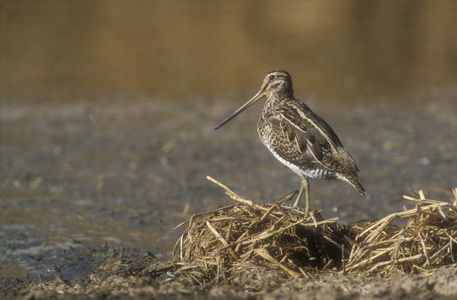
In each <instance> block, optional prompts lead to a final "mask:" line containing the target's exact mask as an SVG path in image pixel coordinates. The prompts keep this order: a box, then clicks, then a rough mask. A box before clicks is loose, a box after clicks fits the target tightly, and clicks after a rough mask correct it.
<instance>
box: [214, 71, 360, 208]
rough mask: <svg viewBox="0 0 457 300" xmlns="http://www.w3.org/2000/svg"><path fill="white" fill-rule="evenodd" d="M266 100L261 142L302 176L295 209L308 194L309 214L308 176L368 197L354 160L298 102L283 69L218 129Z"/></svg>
mask: <svg viewBox="0 0 457 300" xmlns="http://www.w3.org/2000/svg"><path fill="white" fill-rule="evenodd" d="M263 97H266V98H267V100H266V103H265V106H264V108H263V111H262V114H261V115H260V119H259V122H258V124H257V131H258V133H259V137H260V140H261V141H262V142H263V143H264V145H265V146H266V147H267V148H268V149H269V150H270V151H271V152H272V153H273V155H274V156H275V157H276V158H277V159H278V160H279V161H281V162H282V163H283V164H284V165H286V166H287V167H289V168H290V169H292V171H294V172H295V173H297V174H298V175H299V176H300V177H302V184H301V188H300V191H299V194H298V197H297V200H296V201H295V203H294V205H293V207H294V208H297V207H298V204H299V202H300V199H301V197H302V194H303V192H305V195H306V209H305V210H306V212H308V211H309V188H308V177H311V178H325V179H340V180H344V181H346V182H348V183H349V184H351V185H352V186H353V187H354V188H355V189H356V190H357V191H358V192H359V193H360V194H362V195H365V189H364V188H363V186H362V184H361V183H360V181H359V178H358V176H357V172H358V171H359V168H358V167H357V164H356V163H355V161H354V159H353V158H352V157H351V155H350V154H349V153H348V152H347V151H346V150H345V149H344V148H343V144H342V143H341V141H340V139H339V138H338V136H337V135H336V133H335V132H334V131H333V129H332V128H331V127H330V125H328V124H327V123H326V122H325V121H324V120H323V119H322V118H321V117H319V116H318V115H316V114H315V113H314V112H313V111H312V110H311V109H310V108H309V107H308V106H307V105H306V104H305V103H303V102H301V101H300V100H297V99H295V97H294V91H293V88H292V78H291V77H290V75H289V73H287V72H286V71H284V70H275V71H271V72H270V73H268V74H267V76H266V77H265V79H264V81H263V84H262V87H261V89H260V91H259V92H258V93H257V94H256V95H255V96H254V97H253V98H252V99H251V100H249V101H248V102H247V103H246V104H244V105H243V106H242V107H240V108H239V109H238V110H237V111H235V112H234V113H233V114H232V115H231V116H229V117H228V118H227V119H225V120H224V121H223V122H222V123H221V124H220V125H219V126H217V127H216V128H215V129H219V128H220V127H222V126H223V125H224V124H226V123H227V122H229V121H230V120H231V119H233V118H234V117H236V116H237V115H238V114H239V113H241V112H242V111H243V110H245V109H246V108H248V107H249V106H251V105H252V104H254V103H255V102H256V101H257V100H259V99H261V98H263Z"/></svg>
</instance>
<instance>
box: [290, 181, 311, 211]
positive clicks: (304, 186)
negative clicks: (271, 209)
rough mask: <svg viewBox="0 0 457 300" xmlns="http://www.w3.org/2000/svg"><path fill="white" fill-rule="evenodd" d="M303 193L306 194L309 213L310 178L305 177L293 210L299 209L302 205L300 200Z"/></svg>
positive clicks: (306, 207)
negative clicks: (299, 205)
mask: <svg viewBox="0 0 457 300" xmlns="http://www.w3.org/2000/svg"><path fill="white" fill-rule="evenodd" d="M303 192H305V201H306V205H305V213H306V214H308V213H309V184H308V177H307V176H303V177H302V181H301V186H300V191H299V192H298V196H297V200H295V203H294V205H293V206H292V207H293V208H295V209H297V208H298V204H299V203H300V199H301V197H302V195H303Z"/></svg>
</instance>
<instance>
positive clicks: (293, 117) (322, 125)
mask: <svg viewBox="0 0 457 300" xmlns="http://www.w3.org/2000/svg"><path fill="white" fill-rule="evenodd" d="M269 121H270V123H271V124H273V126H274V127H275V128H276V130H278V131H280V132H282V134H283V135H284V136H285V137H286V138H287V139H288V140H289V141H290V142H291V143H295V144H296V146H297V148H296V149H297V150H298V152H299V153H298V155H296V156H295V158H294V159H290V157H289V160H292V161H293V162H294V163H296V164H299V165H302V164H305V165H309V164H312V165H313V167H314V168H318V167H321V168H322V167H323V168H325V169H328V170H331V171H335V172H348V171H350V169H354V168H355V169H357V166H356V165H355V162H353V159H352V158H351V157H350V156H349V160H348V161H347V162H348V163H349V164H350V165H347V163H346V162H343V161H342V160H341V159H339V158H340V157H341V155H346V154H347V155H349V154H348V153H347V152H346V151H345V150H344V149H343V145H342V143H341V141H340V140H339V138H338V136H337V135H336V133H335V132H334V131H333V129H332V128H331V127H330V125H328V124H327V123H326V122H325V121H324V120H323V119H322V118H321V117H319V116H318V115H316V114H315V113H314V112H313V111H311V110H310V109H309V108H308V106H307V105H306V104H304V103H303V102H300V101H297V102H295V101H294V102H292V104H291V105H288V106H285V107H284V108H283V110H282V111H281V112H280V113H279V114H276V115H273V116H270V118H269ZM277 150H278V154H280V155H282V153H281V151H283V150H281V149H277ZM283 154H284V155H285V156H286V155H287V153H283ZM346 160H347V158H346V159H345V160H344V161H346ZM352 162H353V163H352Z"/></svg>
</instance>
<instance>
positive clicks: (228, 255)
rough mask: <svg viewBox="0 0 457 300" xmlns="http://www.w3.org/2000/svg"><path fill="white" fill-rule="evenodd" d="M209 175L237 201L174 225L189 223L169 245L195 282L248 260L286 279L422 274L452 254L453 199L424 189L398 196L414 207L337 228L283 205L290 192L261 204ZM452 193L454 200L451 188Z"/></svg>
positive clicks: (455, 234) (224, 274) (455, 244)
mask: <svg viewBox="0 0 457 300" xmlns="http://www.w3.org/2000/svg"><path fill="white" fill-rule="evenodd" d="M208 179H209V180H211V181H212V182H214V183H215V184H217V185H219V186H221V187H222V188H224V189H225V191H226V194H227V195H229V196H230V198H232V199H233V200H235V201H236V202H237V203H236V204H234V205H231V206H227V207H223V208H220V209H217V210H214V211H210V212H207V213H203V214H198V215H193V216H192V218H191V219H190V220H189V221H188V222H185V223H183V224H180V225H179V226H181V225H184V224H186V223H188V226H187V229H186V230H185V231H184V233H183V234H182V236H181V237H180V239H179V240H178V242H177V243H176V246H175V248H174V250H173V255H174V259H175V261H176V265H178V266H179V269H178V271H177V273H178V274H179V275H181V276H182V277H183V278H185V279H187V280H188V281H190V282H193V283H197V284H201V283H205V282H209V281H213V280H215V281H216V282H221V281H223V280H224V281H227V282H231V281H232V280H233V277H234V276H237V275H236V274H239V273H238V272H239V271H240V270H242V269H243V267H245V266H248V265H252V264H257V265H269V266H270V267H272V268H278V269H282V270H284V271H285V272H286V273H287V274H289V275H290V276H292V277H300V276H305V277H309V276H310V274H312V273H314V272H317V271H332V272H342V273H362V272H363V273H364V274H365V273H366V272H370V273H371V274H378V275H381V276H387V275H390V274H391V273H393V272H395V271H400V272H403V273H407V274H411V273H421V272H424V271H425V270H430V269H432V268H434V267H437V266H442V265H449V264H455V260H456V259H457V257H456V256H457V255H456V251H457V208H456V203H453V204H451V203H448V202H440V201H435V200H428V199H425V197H424V195H423V193H422V191H420V192H419V194H418V195H417V197H416V198H414V197H408V196H404V198H405V199H406V200H408V201H415V202H416V206H415V208H414V209H411V210H406V211H402V212H398V213H394V214H390V215H388V216H386V217H384V218H382V219H381V220H378V221H375V222H365V223H363V224H361V223H355V224H353V225H349V226H340V225H338V224H337V220H338V219H337V218H333V219H329V220H323V219H322V217H321V216H320V214H319V212H317V211H316V212H312V213H311V214H310V215H309V216H305V215H304V214H300V213H297V212H294V211H291V210H290V209H286V208H284V207H282V206H281V204H282V203H283V202H284V201H286V200H289V199H290V198H291V197H293V196H294V194H289V195H286V196H285V197H283V198H282V199H279V200H277V201H275V202H274V203H273V204H271V205H269V206H263V205H259V204H256V203H254V202H252V201H251V200H246V199H243V198H241V197H239V196H238V195H236V194H235V193H234V192H232V191H231V190H230V189H229V188H227V187H226V186H224V185H223V184H222V183H220V182H218V181H216V180H214V179H212V178H210V177H208ZM453 192H454V197H455V199H456V202H457V189H454V190H453ZM397 219H406V220H407V223H406V225H405V226H398V225H393V224H392V223H393V222H394V221H395V220H397ZM179 226H178V227H179Z"/></svg>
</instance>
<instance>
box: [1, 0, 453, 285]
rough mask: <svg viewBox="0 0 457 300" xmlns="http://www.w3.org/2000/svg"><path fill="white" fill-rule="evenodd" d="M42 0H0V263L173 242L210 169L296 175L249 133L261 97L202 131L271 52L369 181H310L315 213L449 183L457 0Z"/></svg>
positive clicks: (365, 213)
mask: <svg viewBox="0 0 457 300" xmlns="http://www.w3.org/2000/svg"><path fill="white" fill-rule="evenodd" d="M46 3H48V5H46V4H43V3H42V4H40V5H39V6H38V5H37V4H35V3H34V2H33V1H22V2H15V1H6V2H4V3H3V4H1V5H2V11H3V12H2V24H5V25H6V26H2V28H3V29H2V35H3V37H4V39H5V41H6V43H5V47H4V49H3V54H2V56H3V59H2V64H3V67H4V69H5V70H6V71H7V73H6V74H7V76H6V79H5V82H6V86H5V88H4V93H3V96H2V98H1V101H2V103H1V114H0V120H1V128H0V130H1V145H0V147H1V148H0V149H1V169H0V174H1V175H0V185H1V202H0V238H1V239H0V266H1V268H0V277H23V276H26V275H27V274H30V273H33V270H31V269H30V263H28V262H27V260H26V259H24V257H25V255H24V251H25V252H27V251H29V252H30V251H32V250H33V251H38V252H40V251H41V252H40V253H42V255H44V254H45V253H47V252H46V251H49V249H52V248H54V249H61V248H62V247H64V248H66V249H67V248H68V249H71V247H70V246H68V245H69V244H70V245H73V244H75V243H76V244H79V243H83V244H88V245H103V244H109V245H114V246H119V247H122V246H125V247H137V248H139V249H143V250H145V251H151V252H152V253H155V254H160V255H163V256H168V255H170V252H171V249H172V247H173V245H174V243H175V241H176V239H177V238H178V237H179V235H180V232H181V231H180V230H173V228H174V227H175V226H176V225H177V224H179V223H181V222H183V221H185V220H187V219H189V217H190V215H191V214H193V213H199V212H203V211H207V210H212V209H216V208H218V207H221V206H223V205H229V204H231V203H232V202H231V200H230V199H228V197H227V196H226V195H225V194H224V191H223V190H221V189H220V188H219V187H217V186H215V185H214V184H212V183H210V182H209V181H207V180H206V179H205V177H206V176H207V175H210V176H212V177H214V178H215V179H217V180H220V181H221V182H223V183H224V184H226V185H227V186H229V187H230V188H232V189H233V190H234V191H235V192H237V193H238V194H239V195H240V196H242V197H245V198H249V199H252V200H255V201H259V202H263V203H267V202H270V201H272V200H273V199H276V198H279V197H280V196H282V195H284V194H286V193H289V192H290V191H292V190H295V189H298V188H299V184H300V179H299V178H298V177H297V176H296V175H295V174H293V173H292V172H291V171H290V170H289V169H287V168H286V167H284V166H282V165H281V164H280V163H279V162H277V161H276V160H275V159H274V158H273V156H272V155H271V154H270V153H269V152H268V150H267V149H266V148H264V146H263V145H262V144H261V142H260V141H259V139H258V137H257V133H256V129H255V126H256V122H257V119H258V116H259V114H260V111H261V106H262V105H261V104H257V105H255V106H253V107H252V108H250V109H249V110H247V111H246V112H245V113H243V114H242V115H240V116H238V117H237V118H236V119H234V120H233V121H231V122H230V123H229V124H227V125H226V126H224V127H223V128H222V129H220V130H218V131H214V130H213V128H214V126H215V125H217V124H218V123H220V121H222V120H223V119H224V118H225V117H227V116H228V115H229V114H230V113H232V112H233V111H234V110H235V109H236V108H238V107H239V106H240V105H241V104H242V103H244V102H245V101H246V100H248V99H249V98H250V97H251V96H253V95H254V94H255V92H257V89H258V88H259V86H260V84H261V82H262V80H263V76H264V75H265V73H266V72H268V71H270V70H271V69H275V68H278V67H281V68H285V69H287V70H288V71H289V72H290V73H291V75H292V77H293V79H294V84H295V85H294V89H295V92H296V96H297V98H299V99H302V100H304V101H305V102H306V103H307V104H308V105H309V106H310V107H311V108H312V109H313V110H314V111H315V112H317V113H318V114H319V115H321V116H322V117H323V118H324V119H325V120H327V121H328V123H329V124H330V125H331V126H332V127H333V128H334V129H335V131H336V132H337V133H338V135H339V137H340V138H341V140H342V142H343V144H344V145H345V147H346V149H347V150H348V151H349V152H350V153H351V154H352V156H353V157H354V158H355V159H356V161H357V162H358V164H359V166H360V168H361V169H362V172H361V174H360V176H361V180H362V182H363V184H364V186H365V188H366V189H367V191H368V192H369V194H370V197H369V198H368V199H365V198H363V197H361V196H360V195H358V193H357V192H356V191H354V190H353V189H352V188H351V187H350V186H349V185H347V184H346V183H344V182H329V181H322V180H311V205H312V208H316V209H317V208H320V209H322V210H323V215H324V217H326V218H330V217H334V216H338V217H339V218H340V219H342V222H346V223H347V222H351V221H354V220H358V219H362V218H378V217H381V216H384V215H386V214H388V213H390V212H394V211H399V210H401V209H403V206H405V205H406V206H408V205H412V204H411V203H406V202H405V201H404V200H402V195H403V194H408V193H409V187H411V188H412V189H415V190H417V189H423V190H424V192H425V194H426V195H427V196H428V197H430V198H439V199H441V200H447V199H450V198H451V188H455V187H457V180H456V171H457V168H456V165H457V154H456V153H457V151H456V150H457V149H456V148H457V139H456V131H457V118H456V114H457V102H456V100H455V99H456V97H457V82H456V79H455V78H457V76H456V75H457V70H456V66H455V64H454V62H455V58H456V56H457V45H456V44H455V41H456V40H457V36H456V35H457V33H456V32H455V30H454V29H453V28H455V26H456V25H457V24H456V22H457V21H455V20H454V19H455V18H454V17H453V16H455V13H456V12H457V6H456V5H455V4H453V2H449V3H448V2H444V1H443V2H439V3H428V2H426V3H422V4H418V5H416V6H414V7H410V6H406V5H403V4H402V3H401V2H392V3H391V5H387V4H376V3H371V4H365V5H362V6H360V5H357V6H356V5H355V4H351V2H339V3H338V4H335V3H332V4H331V5H330V3H328V4H326V3H325V2H317V1H316V2H313V1H308V2H305V3H300V2H293V1H290V2H288V1H286V2H281V4H266V5H262V6H259V5H255V6H254V5H253V4H250V3H245V2H242V1H240V2H231V3H225V2H224V3H220V4H217V5H216V4H214V3H213V2H210V1H200V2H198V3H193V5H190V4H188V3H187V2H185V1H182V2H181V1H175V2H173V3H172V4H170V2H160V1H159V2H154V3H151V2H149V1H144V2H142V1H138V2H136V5H135V6H133V5H131V4H128V3H127V2H124V1H106V2H104V1H101V2H97V3H98V4H96V5H95V6H94V5H92V3H89V2H85V1H79V2H77V3H54V2H51V1H50V2H46ZM383 3H384V2H383ZM49 247H51V248H49ZM76 248H77V247H76ZM69 251H71V250H69ZM29 252H27V255H38V254H37V253H35V252H34V253H29ZM44 264H45V262H44ZM49 264H52V262H51V261H50V262H49ZM75 272H76V271H75Z"/></svg>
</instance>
